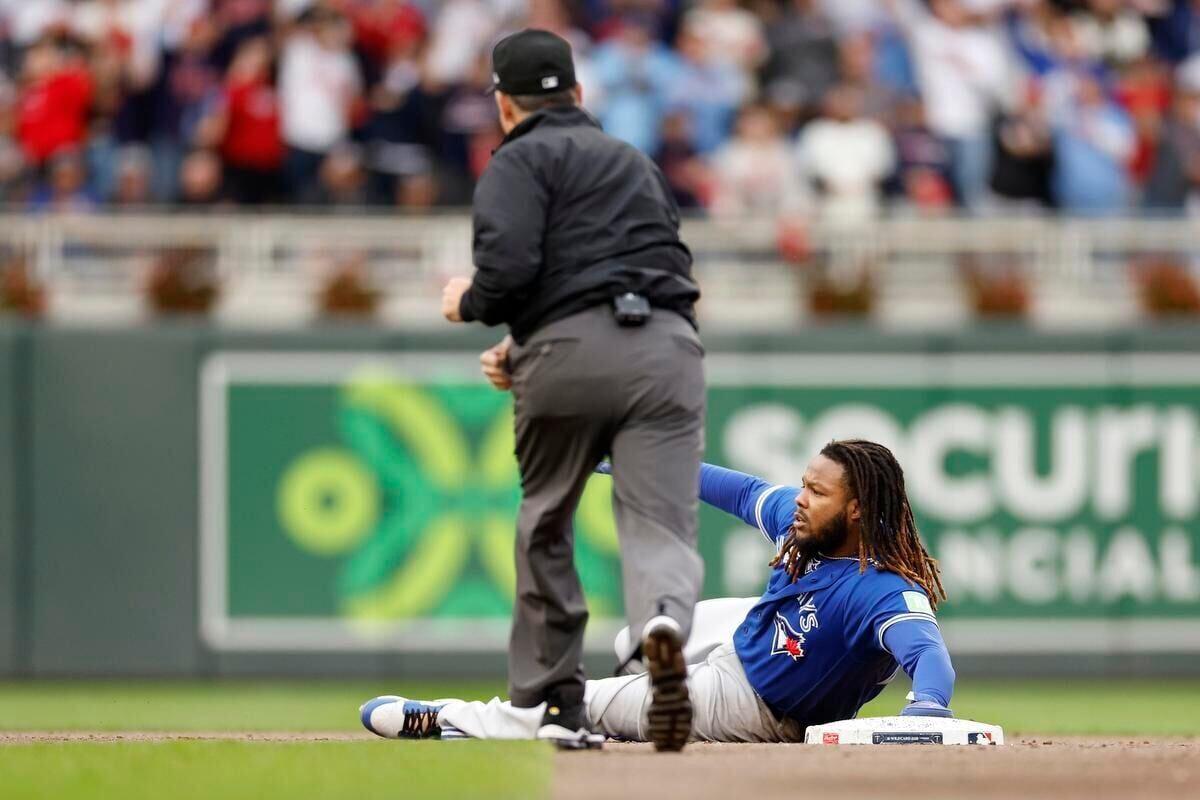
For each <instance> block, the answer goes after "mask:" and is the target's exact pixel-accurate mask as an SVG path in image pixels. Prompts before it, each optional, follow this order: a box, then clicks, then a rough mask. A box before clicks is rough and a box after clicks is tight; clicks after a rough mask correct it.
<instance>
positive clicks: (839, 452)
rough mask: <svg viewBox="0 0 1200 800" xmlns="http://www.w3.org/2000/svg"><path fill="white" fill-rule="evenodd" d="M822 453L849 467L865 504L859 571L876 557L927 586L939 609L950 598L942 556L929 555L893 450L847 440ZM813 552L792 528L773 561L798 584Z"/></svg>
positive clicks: (849, 483)
mask: <svg viewBox="0 0 1200 800" xmlns="http://www.w3.org/2000/svg"><path fill="white" fill-rule="evenodd" d="M821 455H823V456H825V457H826V458H828V459H830V460H831V461H835V462H836V463H838V464H840V465H841V466H842V469H844V470H845V471H846V488H847V489H848V490H849V492H850V496H851V497H852V498H856V499H857V500H858V503H859V509H860V515H861V522H860V525H861V528H862V536H861V538H860V539H859V545H858V569H859V572H865V571H866V569H867V562H868V560H873V561H874V562H875V564H876V565H877V566H878V567H879V569H884V570H888V571H889V572H895V573H897V574H898V575H900V576H901V577H903V578H905V579H906V580H907V581H908V582H909V583H912V584H914V585H917V586H920V587H921V588H922V589H924V590H925V594H926V595H928V596H929V603H930V605H931V606H932V607H933V608H935V609H936V608H937V605H938V601H939V600H945V599H946V591H945V589H943V588H942V579H941V575H940V573H939V570H938V563H937V560H936V559H934V558H933V557H932V556H931V555H929V551H928V550H926V549H925V545H924V544H923V543H922V542H921V538H920V536H919V535H918V533H917V523H916V521H915V520H914V519H913V513H912V508H911V507H910V506H909V504H908V494H907V493H906V492H905V489H904V470H902V469H901V468H900V464H899V463H898V462H897V461H896V457H895V456H893V455H892V451H891V450H888V449H887V448H886V447H884V446H883V445H881V444H876V443H875V442H868V441H866V440H864V439H847V440H844V441H834V442H830V443H829V444H827V445H825V447H824V449H822V450H821ZM813 555H814V554H813V553H811V552H805V549H804V548H803V546H802V545H801V543H800V541H799V540H798V539H797V538H796V536H795V534H794V533H789V534H788V537H787V538H786V539H785V540H784V543H783V546H782V547H781V548H780V549H779V554H778V555H777V556H775V559H774V560H773V561H772V562H771V566H773V567H774V566H780V565H782V566H783V568H784V569H786V570H787V572H788V575H789V576H790V577H791V579H792V582H793V583H794V582H795V581H796V580H797V579H799V578H800V576H801V575H803V574H804V568H805V567H806V566H807V565H808V563H809V562H810V561H811V560H812V557H813Z"/></svg>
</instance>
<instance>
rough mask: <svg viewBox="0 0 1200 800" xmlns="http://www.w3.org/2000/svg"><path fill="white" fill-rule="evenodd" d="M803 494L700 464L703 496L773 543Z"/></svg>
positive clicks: (608, 468)
mask: <svg viewBox="0 0 1200 800" xmlns="http://www.w3.org/2000/svg"><path fill="white" fill-rule="evenodd" d="M596 472H600V473H603V474H605V475H611V474H612V464H609V463H608V462H601V463H600V464H599V465H598V466H597V467H596ZM799 493H800V490H799V489H797V488H796V487H794V486H784V485H777V484H771V483H767V482H766V481H764V480H763V479H762V478H756V477H754V476H753V475H747V474H746V473H744V472H738V471H737V470H733V469H726V468H725V467H718V466H716V465H715V464H701V465H700V499H701V500H702V501H703V502H705V503H708V504H709V505H710V506H713V507H714V508H719V509H721V510H722V511H724V512H725V513H727V514H732V515H733V516H735V517H737V518H739V519H741V520H742V521H743V522H745V523H746V524H747V525H750V526H752V527H755V528H758V529H759V530H760V531H762V534H763V535H764V536H766V537H767V538H768V539H769V540H771V541H772V542H775V541H777V540H778V539H779V537H780V536H783V535H784V534H785V533H787V532H788V529H789V528H790V527H791V525H792V519H793V515H794V514H795V511H796V507H795V503H796V495H797V494H799Z"/></svg>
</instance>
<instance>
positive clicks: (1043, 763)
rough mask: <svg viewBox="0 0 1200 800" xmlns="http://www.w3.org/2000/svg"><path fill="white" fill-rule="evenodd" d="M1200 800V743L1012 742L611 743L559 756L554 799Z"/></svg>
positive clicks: (1018, 740)
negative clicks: (660, 746)
mask: <svg viewBox="0 0 1200 800" xmlns="http://www.w3.org/2000/svg"><path fill="white" fill-rule="evenodd" d="M638 797H661V798H684V799H686V800H710V799H711V800H769V799H770V798H786V799H787V800H805V799H807V800H835V798H878V799H879V800H889V799H890V798H901V797H914V798H921V800H938V799H940V798H946V800H965V799H966V798H970V800H980V799H981V798H1005V799H1006V800H1008V799H1009V798H1021V799H1022V800H1041V798H1046V799H1047V800H1049V798H1053V799H1054V800H1076V798H1078V800H1097V799H1098V798H1113V800H1132V799H1133V798H1171V800H1181V799H1182V798H1185V797H1186V798H1193V797H1198V798H1200V740H1196V739H1192V740H1149V739H1136V740H1133V739H1079V738H1065V739H1064V738H1056V737H1045V738H1031V737H1026V738H1017V737H1014V738H1013V739H1012V740H1010V743H1009V744H1008V745H1005V746H1002V747H933V746H920V745H915V746H913V745H909V746H899V745H889V746H878V747H835V746H828V747H825V746H814V745H801V744H793V745H732V744H693V745H690V746H688V747H687V748H686V749H685V750H684V751H683V752H682V753H679V754H658V753H655V752H654V749H653V748H652V747H651V746H650V745H643V744H610V745H608V746H607V747H606V748H605V749H604V750H602V751H592V752H584V753H559V754H557V755H556V759H555V775H554V793H553V798H554V800H625V799H626V798H629V799H632V798H638Z"/></svg>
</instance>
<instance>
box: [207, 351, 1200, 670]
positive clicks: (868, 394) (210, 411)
mask: <svg viewBox="0 0 1200 800" xmlns="http://www.w3.org/2000/svg"><path fill="white" fill-rule="evenodd" d="M476 364H477V359H476V355H475V354H472V353H450V354H447V353H438V354H433V353H405V354H400V355H380V354H374V353H348V354H281V353H236V354H218V355H216V356H213V357H211V358H210V359H209V361H208V362H207V363H206V365H205V368H204V374H203V381H202V385H203V397H202V404H201V405H202V432H201V433H202V454H203V459H202V462H203V463H202V484H203V485H202V498H203V501H202V505H203V507H202V528H203V538H202V559H201V569H202V574H201V581H200V582H201V587H202V598H201V606H202V619H201V624H202V631H203V633H204V636H205V638H206V640H207V641H208V642H209V643H210V644H211V645H212V646H214V647H217V648H220V649H248V650H267V649H289V650H290V649H313V650H339V649H364V650H371V649H390V648H399V649H407V650H415V649H424V650H431V651H444V650H481V649H502V648H504V647H505V645H506V639H507V630H508V618H509V614H510V611H511V603H512V595H513V586H514V576H513V565H512V546H513V538H514V527H515V518H516V510H517V506H518V504H519V502H520V488H519V479H518V474H517V468H516V462H515V459H514V457H513V454H512V449H513V440H512V416H511V415H512V410H511V400H510V398H509V396H508V395H507V394H505V393H501V392H496V391H494V390H493V389H491V388H490V387H489V386H487V385H486V384H484V383H483V382H482V379H481V378H479V377H478V375H477V373H476V372H475V365H476ZM708 371H709V384H710V390H709V420H708V449H707V455H706V458H707V459H708V460H710V461H712V462H715V463H720V464H724V465H727V466H731V467H734V468H737V469H742V470H745V471H747V472H751V473H754V474H758V475H762V476H764V477H766V478H768V479H769V480H771V481H773V482H779V483H789V484H795V483H797V482H798V479H799V476H800V475H801V474H802V473H803V471H804V466H805V464H806V463H807V461H808V459H809V458H811V456H812V455H813V454H814V453H815V452H816V451H818V450H819V449H820V447H821V445H823V444H824V443H825V442H827V441H829V440H830V439H833V438H844V437H851V436H858V437H864V438H870V439H875V440H878V441H882V442H884V443H886V444H888V445H889V446H890V447H892V448H893V449H894V450H895V452H896V453H897V455H898V457H899V458H900V460H901V463H902V465H903V466H904V468H905V471H906V475H907V483H908V487H909V494H910V499H911V500H912V502H913V506H914V510H915V512H916V516H917V520H918V523H919V525H920V527H921V531H922V535H923V536H924V537H925V539H926V541H927V542H928V543H929V545H930V547H931V549H932V550H933V552H934V554H935V555H936V556H937V557H938V558H939V559H940V560H941V563H942V568H943V575H944V580H945V584H946V588H947V591H948V593H949V594H950V601H949V602H948V603H946V604H945V606H944V607H943V609H942V610H941V611H940V613H939V616H940V618H941V620H942V625H943V629H944V630H945V631H946V635H947V638H948V640H949V641H950V644H951V647H952V648H954V649H956V650H957V651H958V652H983V653H986V652H1102V653H1110V652H1155V651H1181V650H1182V651H1189V650H1200V568H1198V566H1197V558H1196V554H1197V552H1198V551H1200V524H1198V520H1197V512H1198V509H1200V361H1198V360H1197V359H1195V358H1194V357H1191V356H1183V357H1181V356H1175V355H1154V354H1144V355H1124V356H1110V355H1106V354H1084V355H1079V354H1073V355H1061V356H1060V355H1011V356H1010V355H924V354H906V355H874V354H852V355H838V356H824V355H772V356H765V355H750V354H744V355H716V356H712V357H710V359H709V364H708ZM609 491H610V486H609V481H608V479H607V478H604V477H599V476H598V477H597V478H594V479H593V480H592V481H591V483H590V484H589V487H588V489H587V491H586V493H585V495H584V498H583V501H582V503H581V506H580V509H579V512H578V514H577V517H576V564H577V567H578V569H579V572H580V575H581V578H582V580H583V584H584V588H585V590H586V592H587V595H588V599H589V604H590V608H591V609H592V622H591V623H590V624H589V638H588V643H589V647H591V648H593V649H598V650H604V649H607V648H608V647H609V645H610V643H611V641H612V634H613V633H614V631H615V630H616V629H617V628H618V627H620V625H621V624H623V623H622V621H621V620H622V616H623V610H622V607H621V591H620V568H619V552H618V548H617V539H616V531H615V528H614V524H613V520H612V514H611V509H610V505H609V503H610V495H609ZM701 550H702V553H703V556H704V559H705V563H706V578H705V586H704V590H705V596H706V597H721V596H751V595H757V594H758V593H759V592H760V591H761V588H762V585H763V583H764V581H765V576H766V572H767V566H766V564H767V561H768V560H769V559H770V556H771V553H772V548H771V547H770V545H769V544H768V543H767V542H766V541H765V539H764V538H763V537H762V536H761V534H759V533H758V532H757V530H755V529H752V528H749V527H747V526H745V525H744V524H742V523H741V522H739V521H737V520H735V519H733V518H731V517H728V516H726V515H725V514H722V513H721V512H719V511H716V510H714V509H710V508H704V509H703V510H702V516H701Z"/></svg>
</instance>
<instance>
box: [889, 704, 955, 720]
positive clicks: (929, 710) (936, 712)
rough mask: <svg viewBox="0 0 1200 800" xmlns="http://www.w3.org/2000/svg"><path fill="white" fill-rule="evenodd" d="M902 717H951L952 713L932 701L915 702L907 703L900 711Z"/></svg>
mask: <svg viewBox="0 0 1200 800" xmlns="http://www.w3.org/2000/svg"><path fill="white" fill-rule="evenodd" d="M900 716H902V717H953V716H954V712H953V711H951V710H950V709H949V708H947V707H946V706H944V705H942V704H941V703H938V702H935V701H933V700H917V701H916V702H913V703H909V704H908V705H906V706H905V707H904V708H903V709H902V710H901V711H900Z"/></svg>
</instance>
